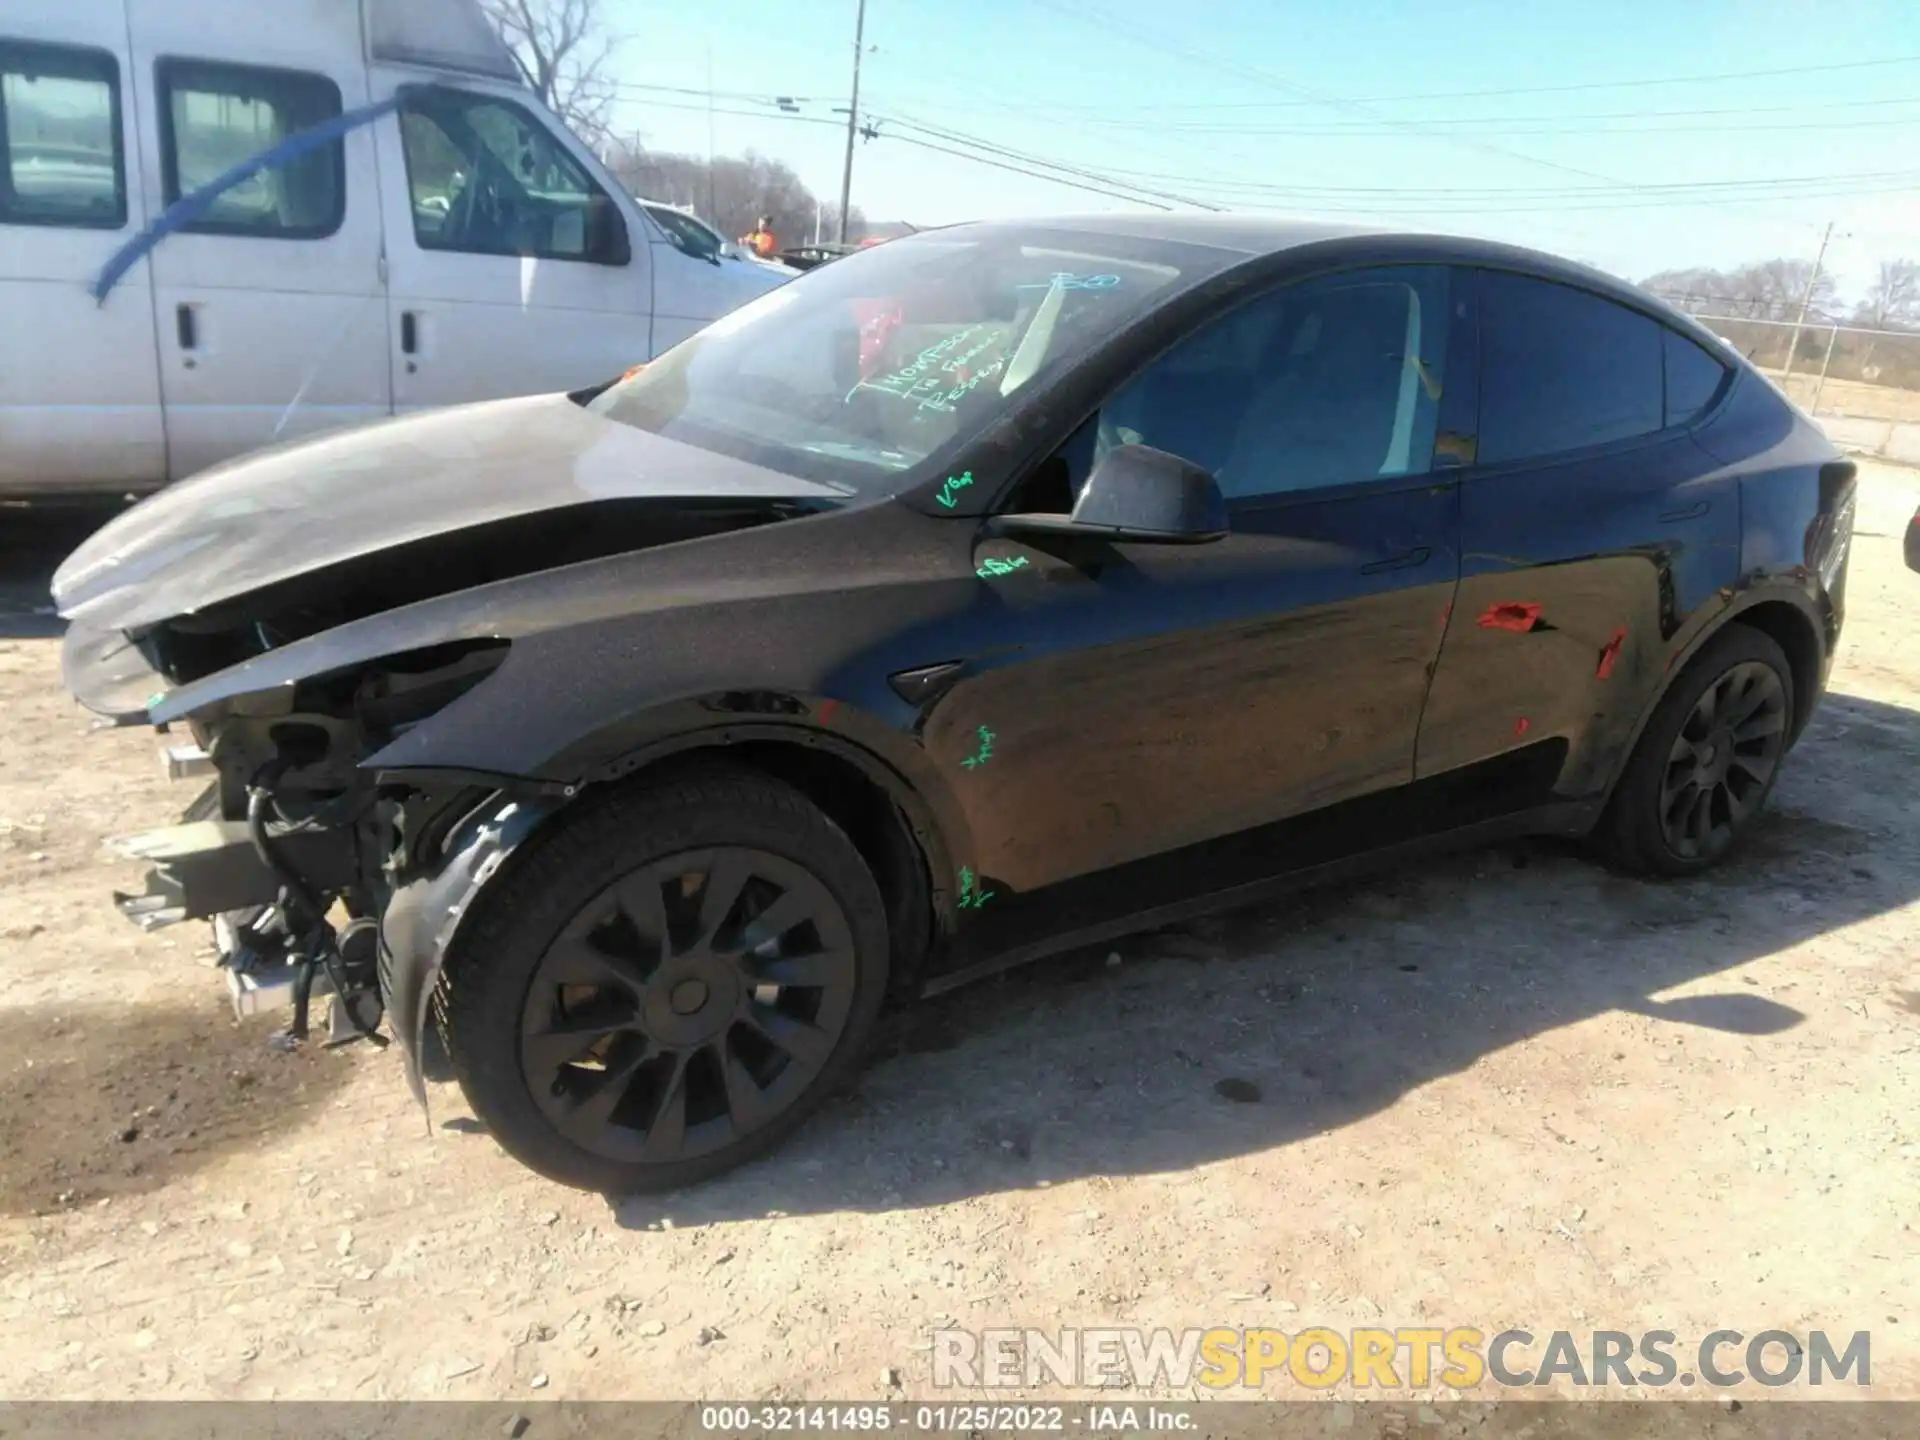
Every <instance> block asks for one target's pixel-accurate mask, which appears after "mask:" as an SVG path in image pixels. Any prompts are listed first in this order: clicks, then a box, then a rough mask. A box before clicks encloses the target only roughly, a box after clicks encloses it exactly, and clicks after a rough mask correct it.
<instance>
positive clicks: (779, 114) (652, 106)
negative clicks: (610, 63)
mask: <svg viewBox="0 0 1920 1440" xmlns="http://www.w3.org/2000/svg"><path fill="white" fill-rule="evenodd" d="M631 103H632V104H635V105H639V106H642V107H644V108H646V109H649V110H697V111H699V112H700V113H701V114H702V115H705V114H708V113H709V110H708V107H707V106H705V105H693V104H686V105H682V104H679V103H677V102H676V101H672V100H635V101H632V102H631ZM711 113H712V114H715V115H737V116H740V117H742V118H744V119H747V120H787V121H792V122H795V123H797V124H801V125H831V126H832V127H833V128H834V129H836V130H838V129H840V128H841V124H842V122H841V121H839V120H829V119H828V118H827V117H826V116H824V115H789V114H788V113H787V112H786V111H784V110H713V111H711Z"/></svg>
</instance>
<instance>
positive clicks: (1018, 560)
mask: <svg viewBox="0 0 1920 1440" xmlns="http://www.w3.org/2000/svg"><path fill="white" fill-rule="evenodd" d="M1026 568H1027V557H1026V556H1024V555H1016V556H1014V557H1013V558H1012V559H1011V560H983V561H981V562H980V568H979V569H978V570H976V571H974V572H973V573H974V574H976V575H978V576H979V577H980V578H981V579H982V580H991V579H992V578H993V577H994V576H995V575H1011V574H1013V572H1014V571H1016V570H1024V569H1026Z"/></svg>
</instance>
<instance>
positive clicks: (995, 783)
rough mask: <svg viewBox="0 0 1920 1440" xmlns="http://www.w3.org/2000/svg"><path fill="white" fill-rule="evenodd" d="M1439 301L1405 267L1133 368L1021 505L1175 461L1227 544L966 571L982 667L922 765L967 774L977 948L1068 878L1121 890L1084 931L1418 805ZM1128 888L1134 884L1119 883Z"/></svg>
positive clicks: (1257, 316)
mask: <svg viewBox="0 0 1920 1440" xmlns="http://www.w3.org/2000/svg"><path fill="white" fill-rule="evenodd" d="M1448 292H1449V272H1448V270H1447V269H1446V268H1445V267H1442V266H1417V267H1404V268H1396V269H1373V270H1358V271H1353V272H1349V273H1346V274H1341V275H1336V276H1329V277H1323V278H1320V279H1316V280H1311V281H1307V282H1305V283H1302V284H1298V285H1293V286H1288V287H1285V288H1283V289H1281V290H1278V291H1275V292H1273V293H1272V294H1269V295H1267V296H1265V297H1262V298H1260V299H1257V300H1254V301H1252V302H1250V303H1249V304H1247V305H1245V306H1243V307H1241V308H1240V309H1238V310H1236V311H1235V312H1234V313H1233V314H1231V315H1229V316H1228V317H1226V318H1224V319H1222V320H1220V321H1217V322H1215V323H1214V324H1212V325H1210V326H1208V327H1207V328H1206V329H1204V330H1202V331H1200V332H1198V333H1197V334H1195V335H1194V336H1193V337H1192V338H1190V339H1189V340H1187V341H1185V342H1183V343H1182V344H1180V345H1178V346H1176V347H1175V348H1174V349H1173V350H1172V351H1170V352H1168V353H1167V354H1166V355H1165V356H1163V357H1162V358H1161V359H1160V360H1158V361H1156V362H1155V363H1154V364H1152V365H1151V366H1149V367H1148V368H1147V369H1146V370H1145V371H1144V372H1143V373H1142V374H1141V375H1139V376H1138V377H1137V378H1136V379H1135V380H1133V381H1132V382H1130V383H1129V384H1128V385H1127V386H1126V387H1124V388H1123V389H1122V390H1121V391H1120V392H1119V393H1118V394H1116V395H1115V396H1113V397H1112V399H1111V400H1109V402H1108V403H1107V404H1106V406H1105V407H1104V408H1103V409H1102V411H1101V412H1100V414H1099V415H1098V417H1096V419H1095V420H1094V421H1092V422H1089V424H1088V426H1086V427H1084V428H1083V430H1082V432H1081V434H1080V435H1079V436H1078V437H1076V440H1075V441H1074V442H1072V443H1071V444H1070V445H1069V446H1068V447H1067V449H1066V450H1065V451H1063V452H1062V454H1061V455H1060V456H1058V457H1056V460H1055V461H1054V462H1051V465H1050V467H1043V471H1042V476H1040V477H1036V481H1035V482H1033V483H1036V484H1037V483H1039V482H1040V481H1041V480H1042V479H1043V478H1044V476H1045V475H1046V474H1047V473H1049V470H1050V471H1051V473H1054V474H1058V475H1062V476H1065V477H1067V478H1068V479H1069V481H1070V482H1071V481H1074V480H1077V479H1083V478H1084V476H1085V474H1086V472H1087V469H1088V467H1089V466H1090V464H1091V463H1093V461H1094V459H1095V458H1096V455H1097V453H1098V452H1099V451H1100V450H1102V449H1103V448H1104V447H1108V446H1112V445H1115V444H1123V443H1130V442H1139V443H1145V444H1147V445H1151V446H1154V447H1156V448H1159V449H1163V450H1169V451H1173V452H1175V453H1177V454H1181V455H1183V456H1185V457H1186V458H1188V459H1191V460H1193V461H1195V462H1197V463H1199V464H1202V465H1204V466H1206V467H1207V468H1208V469H1210V470H1212V471H1213V472H1214V473H1215V475H1216V476H1217V477H1218V479H1219V481H1220V483H1221V486H1222V489H1223V491H1224V492H1225V494H1226V495H1227V497H1228V504H1229V511H1230V516H1231V525H1232V531H1231V534H1230V535H1229V536H1228V537H1227V538H1226V539H1224V540H1221V541H1219V542H1216V543H1213V544H1207V545H1195V546H1159V545H1133V544H1119V545H1114V546H1112V547H1111V551H1110V553H1109V554H1108V555H1107V556H1106V557H1104V558H1095V559H1093V560H1089V559H1088V557H1086V556H1084V555H1081V556H1078V557H1072V558H1069V557H1067V556H1066V555H1064V554H1049V553H1047V552H1045V551H1042V550H1040V549H1039V548H1037V547H1033V546H1029V545H1022V544H1019V543H1014V542H1009V541H1005V540H994V541H985V542H983V543H982V544H981V545H980V547H979V550H978V553H977V557H976V558H977V562H978V566H979V583H980V585H981V586H982V589H983V591H984V592H985V598H986V603H989V604H993V605H995V606H998V607H1003V609H1002V612H1001V619H1000V629H999V631H998V633H997V637H996V638H997V639H998V641H999V642H1000V643H998V644H997V645H996V646H995V647H994V652H993V658H992V659H991V660H985V661H983V662H981V664H980V667H979V668H978V669H977V670H976V671H974V672H973V673H971V674H970V675H969V677H968V678H967V679H965V680H963V681H962V682H961V683H960V684H959V686H958V687H957V688H956V689H955V691H954V692H953V694H952V696H951V698H950V701H948V702H943V703H942V704H941V705H940V706H939V707H938V709H937V711H936V712H935V718H934V720H933V722H932V723H931V724H930V725H929V728H928V731H927V741H928V744H929V747H930V748H931V749H933V750H934V751H935V753H936V754H939V755H942V756H943V759H944V763H947V764H950V765H952V766H953V767H955V771H956V774H959V773H960V772H961V771H962V770H964V771H965V776H964V778H962V779H959V780H958V781H957V783H956V788H957V791H958V793H959V794H960V796H961V798H962V803H963V804H964V805H965V807H966V810H967V815H968V820H969V824H970V829H971V831H972V835H973V840H974V843H975V846H976V850H975V854H976V855H977V857H978V861H977V863H978V883H979V884H980V885H981V886H982V887H984V891H985V892H988V893H999V894H1002V895H1004V896H1005V897H1006V899H1005V900H1003V901H1002V902H1001V908H1000V911H999V915H1000V917H1001V918H1000V919H998V920H996V919H994V918H993V917H992V916H983V917H982V922H983V927H984V928H983V933H986V932H988V931H991V932H993V937H994V943H998V942H999V941H1000V940H1002V939H1007V940H1010V939H1013V938H1014V936H1013V933H1012V932H1013V931H1017V930H1019V929H1020V928H1021V927H1022V925H1023V923H1024V922H1023V919H1022V917H1021V914H1020V911H1021V909H1022V908H1023V897H1025V896H1027V895H1029V894H1031V893H1032V892H1036V891H1041V890H1043V889H1045V888H1046V887H1050V886H1058V885H1060V884H1061V883H1062V882H1066V881H1072V880H1075V879H1076V878H1077V877H1092V880H1091V881H1090V883H1094V884H1104V885H1113V886H1117V889H1116V890H1115V893H1113V894H1111V895H1104V896H1101V897H1100V898H1099V899H1097V900H1090V901H1089V903H1088V905H1087V906H1086V907H1085V909H1086V913H1087V914H1097V913H1106V914H1111V913H1113V912H1114V911H1116V910H1118V911H1120V912H1125V911H1129V910H1136V909H1140V908H1146V907H1148V906H1151V905H1153V904H1156V903H1160V902H1161V901H1163V900H1167V899H1173V898H1178V897H1181V896H1192V895H1194V894H1196V893H1203V892H1205V891H1208V890H1213V889H1220V888H1225V887H1227V886H1229V885H1232V884H1235V883H1239V882H1241V881H1244V880H1248V879H1253V878H1257V877H1258V876H1259V875H1261V874H1264V873H1266V872H1268V871H1270V870H1274V869H1279V868H1284V867H1286V866H1288V865H1291V864H1297V863H1300V862H1302V861H1303V860H1309V859H1318V858H1328V857H1325V856H1319V855H1315V856H1306V855H1303V854H1294V853H1284V852H1281V851H1277V850H1274V849H1272V848H1267V847H1264V846H1263V845H1261V844H1259V843H1251V844H1245V845H1240V846H1239V848H1238V849H1237V850H1232V853H1228V850H1223V849H1222V848H1220V847H1219V846H1216V845H1212V844H1211V842H1222V841H1227V840H1229V839H1230V837H1236V836H1241V837H1245V836H1249V835H1257V834H1258V833H1259V832H1260V831H1261V829H1262V827H1266V826H1270V825H1272V824H1273V823H1274V822H1277V821H1281V820H1285V819H1287V818H1289V817H1294V816H1300V815H1302V814H1304V813H1306V812H1309V811H1317V810H1323V809H1325V808H1327V807H1331V806H1335V805H1338V804H1339V803H1340V802H1342V801H1347V800H1352V799H1355V798H1357V797H1362V796H1367V795H1373V794H1379V793H1383V792H1387V791H1390V790H1392V789H1394V788H1395V787H1398V786H1402V785H1405V784H1406V783H1407V782H1408V781H1409V780H1410V779H1411V778H1412V774H1413V759H1414V741H1415V736H1416V734H1417V731H1418V725H1419V719H1420V712H1421V706H1422V703H1423V701H1424V699H1425V695H1426V687H1427V678H1428V674H1429V669H1430V667H1431V665H1432V662H1433V660H1434V657H1435V654H1436V652H1437V650H1438V646H1439V641H1440V634H1441V619H1442V616H1443V614H1444V612H1445V609H1446V605H1447V602H1448V600H1449V599H1450V598H1451V595H1452V592H1453V586H1454V581H1455V575H1456V556H1455V543H1454V525H1455V516H1454V507H1455V495H1454V489H1453V485H1452V482H1451V480H1450V479H1449V478H1448V477H1446V476H1445V475H1442V474H1438V473H1436V472H1435V471H1434V467H1433V460H1434V451H1435V439H1436V432H1437V431H1438V429H1439V428H1440V419H1441V416H1440V411H1441V397H1442V395H1443V393H1444V387H1445V384H1446V367H1447V365H1448V363H1449V356H1448V338H1449V330H1450V324H1449V319H1450V315H1451V302H1450V299H1449V293H1448ZM1056 503H1057V504H1058V506H1059V508H1066V506H1067V505H1068V504H1070V498H1069V497H1068V496H1067V495H1066V494H1064V493H1062V494H1060V495H1058V496H1057V500H1056ZM1014 508H1041V507H1039V506H1038V505H1036V504H1035V503H1034V497H1033V495H1032V494H1031V493H1030V494H1029V495H1028V496H1026V497H1016V499H1015V501H1014ZM983 745H984V746H985V747H986V753H985V755H984V756H983V755H982V754H981V746H983ZM1229 849H1231V847H1229ZM1169 852H1182V853H1180V854H1175V855H1170V853H1169ZM1138 861H1146V862H1150V863H1149V865H1148V867H1147V869H1148V870H1150V871H1151V872H1152V873H1150V874H1149V873H1145V872H1143V871H1141V870H1140V869H1139V868H1138V867H1132V868H1130V869H1128V870H1125V871H1121V870H1116V869H1115V867H1126V866H1129V865H1130V862H1138ZM1101 872H1104V875H1102V873H1101ZM1075 908H1076V907H1074V906H1072V905H1069V906H1068V911H1069V912H1070V911H1072V910H1074V909H1075ZM1064 913H1066V912H1063V911H1061V910H1060V909H1059V908H1058V907H1057V906H1049V907H1048V909H1047V910H1046V912H1045V918H1044V921H1043V923H1048V924H1053V923H1056V922H1057V921H1058V920H1060V919H1061V918H1062V916H1063V914H1064Z"/></svg>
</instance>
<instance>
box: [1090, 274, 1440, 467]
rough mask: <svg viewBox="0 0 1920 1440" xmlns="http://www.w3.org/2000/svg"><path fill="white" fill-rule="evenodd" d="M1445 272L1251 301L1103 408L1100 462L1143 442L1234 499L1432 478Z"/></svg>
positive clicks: (1375, 278)
mask: <svg viewBox="0 0 1920 1440" xmlns="http://www.w3.org/2000/svg"><path fill="white" fill-rule="evenodd" d="M1449 278H1450V272H1449V271H1448V269H1447V267H1446V266H1443V265H1421V266H1407V267H1395V268H1391V269H1375V270H1359V271H1351V272H1348V273H1345V274H1341V275H1334V276H1328V277H1324V278H1321V279H1317V280H1310V281H1306V282H1304V283H1301V284H1298V285H1290V286H1287V287H1285V288H1284V289H1281V290H1278V291H1275V292H1274V293H1272V294H1270V295H1267V296H1263V297H1261V298H1260V299H1257V300H1254V301H1252V302H1250V303H1248V304H1247V305H1244V306H1242V307H1241V308H1240V309H1238V310H1236V311H1234V312H1233V313H1232V314H1230V315H1227V316H1225V317H1223V318H1222V319H1220V320H1218V321H1216V322H1214V323H1213V324H1212V325H1210V326H1208V327H1207V328H1206V329H1205V330H1202V331H1200V332H1199V333H1197V334H1195V335H1193V336H1191V337H1190V338H1188V339H1187V340H1185V341H1183V342H1181V343H1180V344H1179V345H1178V346H1176V347H1175V348H1174V349H1173V350H1171V351H1169V352H1168V353H1167V354H1166V355H1164V356H1162V357H1161V358H1160V359H1159V360H1157V361H1155V362H1154V363H1153V365H1151V366H1150V367H1148V369H1147V370H1145V371H1144V372H1142V373H1141V374H1140V375H1138V376H1136V377H1135V378H1134V379H1133V380H1132V381H1130V382H1129V383H1128V384H1127V386H1126V387H1125V388H1124V389H1123V390H1121V391H1120V392H1119V393H1118V394H1116V395H1115V396H1114V397H1113V399H1112V400H1111V401H1109V402H1108V404H1107V405H1106V406H1105V407H1104V408H1103V410H1102V411H1101V415H1100V426H1099V441H1098V448H1099V451H1100V453H1105V451H1106V450H1108V449H1110V448H1112V447H1113V446H1115V445H1121V444H1129V443H1135V444H1146V445H1151V446H1153V447H1154V448H1156V449H1159V450H1168V451H1171V452H1173V453H1174V454H1176V455H1180V456H1182V457H1184V458H1185V459H1188V460H1191V461H1193V462H1195V463H1196V464H1199V465H1203V466H1205V467H1206V468H1207V469H1208V470H1211V471H1212V472H1213V474H1214V477H1215V478H1216V479H1217V480H1218V481H1219V482H1220V488H1221V490H1222V491H1223V492H1224V493H1225V495H1226V496H1227V498H1228V499H1229V500H1232V499H1239V498H1245V497H1249V496H1259V495H1273V494H1283V493H1286V492H1288V491H1295V490H1309V489H1316V488H1320V487H1323V486H1328V485H1340V484H1346V483H1349V482H1352V481H1356V480H1371V479H1378V478H1382V477H1390V476H1396V475H1420V474H1425V473H1426V472H1427V471H1428V470H1429V469H1431V468H1432V464H1433V441H1434V432H1435V429H1436V427H1437V425H1438V420H1439V408H1440V397H1441V394H1442V392H1443V387H1444V385H1445V381H1446V376H1445V366H1446V355H1447V331H1448V323H1449V309H1448V303H1447V294H1448V290H1449Z"/></svg>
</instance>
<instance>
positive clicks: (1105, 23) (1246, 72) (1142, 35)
mask: <svg viewBox="0 0 1920 1440" xmlns="http://www.w3.org/2000/svg"><path fill="white" fill-rule="evenodd" d="M1033 3H1035V4H1038V5H1040V6H1041V7H1043V8H1045V9H1049V10H1053V11H1055V12H1057V13H1059V14H1062V15H1066V16H1069V17H1071V18H1074V19H1078V20H1080V21H1082V22H1084V23H1090V24H1092V25H1094V26H1096V27H1097V28H1099V29H1101V30H1103V31H1106V32H1111V33H1115V34H1120V35H1124V36H1126V37H1127V38H1129V39H1132V40H1133V41H1135V43H1137V44H1140V45H1144V46H1146V47H1148V48H1149V49H1152V50H1154V51H1156V52H1157V53H1172V54H1176V55H1180V56H1182V57H1184V58H1185V59H1187V60H1189V61H1192V62H1193V63H1195V64H1199V65H1203V66H1208V67H1211V68H1213V69H1217V70H1221V71H1224V72H1226V73H1230V74H1239V75H1241V76H1243V77H1251V78H1252V79H1254V80H1256V81H1258V82H1260V83H1262V84H1266V85H1270V86H1273V87H1275V88H1277V89H1281V90H1286V91H1289V92H1291V93H1293V94H1296V95H1299V96H1301V97H1303V98H1304V99H1305V100H1306V101H1308V102H1310V103H1314V104H1318V105H1321V106H1324V107H1326V108H1329V109H1335V110H1343V111H1347V112H1350V113H1353V114H1358V115H1363V116H1366V117H1368V118H1369V119H1372V120H1375V121H1378V122H1379V123H1381V124H1384V125H1388V126H1390V127H1392V128H1394V129H1397V130H1402V131H1404V132H1406V133H1407V134H1409V135H1415V136H1421V137H1423V138H1426V139H1434V140H1441V141H1443V142H1445V143H1447V144H1451V145H1457V146H1459V147H1461V148H1463V149H1469V150H1477V151H1479V152H1481V153H1482V154H1487V155H1497V156H1500V157H1502V158H1504V159H1508V160H1517V161H1520V162H1521V163H1523V164H1528V165H1535V166H1539V167H1542V168H1544V169H1549V170H1558V171H1561V172H1562V173H1564V174H1568V175H1577V176H1579V177H1580V178H1582V179H1585V180H1597V181H1600V182H1602V183H1603V184H1607V185H1614V186H1626V187H1629V188H1641V187H1637V186H1635V184H1634V182H1633V181H1630V180H1621V179H1618V178H1616V177H1615V176H1612V175H1607V174H1604V173H1602V172H1600V171H1598V170H1588V169H1585V168H1583V167H1581V166H1578V165H1566V164H1562V163H1561V162H1560V161H1557V160H1545V159H1542V158H1541V157H1539V156H1537V155H1529V154H1527V153H1526V152H1524V151H1521V150H1514V149H1511V148H1509V147H1507V146H1504V145H1495V144H1492V143H1491V142H1488V141H1485V140H1472V139H1469V138H1467V137H1466V136H1462V135H1450V134H1447V133H1445V132H1438V133H1436V132H1433V131H1430V130H1424V129H1423V128H1422V127H1421V126H1419V125H1417V124H1414V123H1412V122H1410V121H1402V120H1396V119H1395V118H1394V117H1392V116H1388V115H1383V114H1381V113H1380V112H1379V111H1377V110H1374V109H1372V108H1370V102H1366V101H1356V100H1347V99H1343V98H1341V97H1339V96H1334V95H1325V94H1322V93H1320V92H1319V91H1316V90H1314V89H1312V88H1310V87H1308V86H1305V85H1301V84H1299V83H1298V82H1297V81H1293V80H1289V79H1287V78H1286V77H1284V76H1280V75H1275V74H1273V73H1271V72H1269V71H1266V70H1261V69H1259V68H1257V67H1254V66H1244V65H1240V64H1238V63H1237V62H1232V61H1224V60H1220V59H1218V58H1216V57H1213V56H1209V55H1206V54H1204V53H1203V52H1200V51H1196V50H1193V49H1192V48H1191V47H1188V46H1183V45H1180V44H1178V43H1176V42H1174V41H1171V40H1169V39H1167V38H1166V37H1164V36H1155V35H1153V34H1151V33H1148V32H1144V31H1141V30H1139V29H1137V28H1135V27H1132V26H1128V25H1126V24H1124V23H1122V22H1119V21H1116V20H1114V19H1113V18H1112V17H1111V16H1105V15H1101V14H1098V13H1095V12H1089V11H1086V10H1084V9H1081V8H1080V7H1078V6H1076V5H1073V4H1069V3H1067V0H1033ZM1854 63H1856V64H1865V63H1867V62H1854ZM1699 203H1701V204H1711V203H1713V202H1706V201H1702V202H1699ZM1482 213H1488V212H1482ZM1743 218H1750V217H1743ZM1795 228H1796V229H1797V228H1799V227H1797V226H1796V227H1795Z"/></svg>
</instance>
